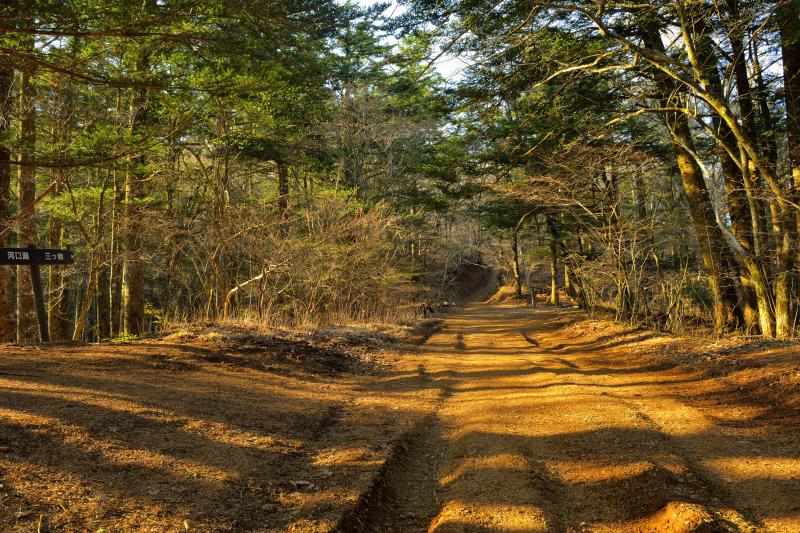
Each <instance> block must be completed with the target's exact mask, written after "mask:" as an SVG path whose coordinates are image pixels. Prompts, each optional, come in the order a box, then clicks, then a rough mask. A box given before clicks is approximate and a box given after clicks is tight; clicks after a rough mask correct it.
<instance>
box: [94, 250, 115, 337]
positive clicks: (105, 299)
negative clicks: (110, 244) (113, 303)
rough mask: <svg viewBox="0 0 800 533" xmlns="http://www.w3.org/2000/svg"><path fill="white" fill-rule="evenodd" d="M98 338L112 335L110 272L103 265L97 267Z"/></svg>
mask: <svg viewBox="0 0 800 533" xmlns="http://www.w3.org/2000/svg"><path fill="white" fill-rule="evenodd" d="M96 285H97V306H96V307H97V340H104V339H108V338H109V337H111V314H110V313H109V303H110V300H109V286H110V285H109V282H108V272H107V271H106V268H105V267H103V266H102V265H100V266H98V268H97V283H96Z"/></svg>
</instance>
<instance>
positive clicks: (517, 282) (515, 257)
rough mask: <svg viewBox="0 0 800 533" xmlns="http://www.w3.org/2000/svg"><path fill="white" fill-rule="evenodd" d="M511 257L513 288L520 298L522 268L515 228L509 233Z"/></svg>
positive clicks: (517, 233) (517, 232)
mask: <svg viewBox="0 0 800 533" xmlns="http://www.w3.org/2000/svg"><path fill="white" fill-rule="evenodd" d="M511 257H512V264H511V266H512V268H513V269H514V289H515V291H516V293H517V297H518V298H522V270H521V269H520V266H519V230H518V229H516V228H515V229H514V231H513V232H512V233H511Z"/></svg>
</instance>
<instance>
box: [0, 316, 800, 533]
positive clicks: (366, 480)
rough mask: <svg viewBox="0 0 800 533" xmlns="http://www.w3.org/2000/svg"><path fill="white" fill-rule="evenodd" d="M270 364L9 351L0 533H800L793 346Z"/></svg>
mask: <svg viewBox="0 0 800 533" xmlns="http://www.w3.org/2000/svg"><path fill="white" fill-rule="evenodd" d="M269 350H272V348H269V349H268V348H266V347H260V348H259V347H258V346H250V347H247V348H246V349H244V348H241V347H240V348H238V349H237V348H235V347H231V346H226V347H219V346H204V345H201V344H198V343H186V344H177V343H174V342H166V341H159V342H157V341H153V342H141V343H132V344H127V345H121V346H109V345H95V346H82V347H81V346H71V347H56V346H50V347H43V348H32V347H29V348H21V347H12V346H3V347H0V524H2V528H1V529H2V530H3V531H36V530H37V529H39V530H41V531H47V530H51V531H61V530H66V531H98V530H100V529H103V530H104V531H107V532H111V531H185V530H190V531H330V530H341V531H370V532H372V531H384V532H389V531H394V532H406V531H408V532H416V531H436V532H442V533H444V532H489V531H498V532H500V531H509V532H522V531H598V532H600V531H602V532H611V531H631V532H635V531H663V532H667V531H705V532H715V531H786V532H797V531H800V353H799V352H798V349H797V346H796V345H790V344H779V343H764V342H756V341H754V340H745V339H725V340H722V341H717V342H712V341H702V340H691V339H671V338H668V337H661V336H657V335H655V334H653V333H649V332H647V331H640V330H632V329H630V328H624V327H622V326H616V325H611V324H608V323H604V322H591V321H585V320H582V315H580V314H578V313H577V312H575V311H572V310H568V309H550V308H541V309H539V310H533V309H530V308H525V307H518V306H512V305H489V304H473V305H469V306H467V307H465V308H464V309H462V310H461V311H459V312H457V313H455V314H453V315H451V316H449V317H447V319H446V321H445V326H444V329H443V330H442V331H441V332H439V333H436V334H434V335H433V336H432V337H431V338H430V339H429V340H428V342H427V344H425V345H424V346H423V347H421V348H420V349H417V350H405V351H400V350H398V351H397V352H396V353H393V352H385V353H382V354H381V356H380V357H373V358H372V359H370V361H371V363H370V365H368V366H367V367H366V368H367V370H365V371H354V370H353V368H354V367H352V365H350V366H348V365H325V364H322V363H321V362H320V361H322V362H324V361H323V360H322V359H319V358H317V359H314V360H313V361H316V362H315V363H314V364H311V363H309V361H308V360H304V359H303V357H302V354H296V355H297V357H294V356H293V354H294V352H293V351H290V352H289V354H288V356H286V357H276V356H275V355H274V354H273V353H272V352H271V351H269ZM373 355H374V354H373ZM318 359H319V360H318Z"/></svg>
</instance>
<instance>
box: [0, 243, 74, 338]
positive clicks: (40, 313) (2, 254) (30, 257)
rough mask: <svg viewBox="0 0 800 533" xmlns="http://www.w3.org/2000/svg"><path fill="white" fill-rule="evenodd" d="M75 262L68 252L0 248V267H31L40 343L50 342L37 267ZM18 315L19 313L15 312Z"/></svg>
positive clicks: (44, 249) (29, 247) (34, 248)
mask: <svg viewBox="0 0 800 533" xmlns="http://www.w3.org/2000/svg"><path fill="white" fill-rule="evenodd" d="M73 262H75V259H74V258H73V256H72V252H71V251H69V250H55V249H50V248H37V247H36V246H34V245H32V244H29V245H28V247H27V248H0V265H29V266H30V267H31V286H32V288H33V303H34V304H35V306H36V320H37V321H38V322H39V337H40V338H41V340H42V342H50V334H49V332H48V328H47V310H46V309H45V306H44V290H43V289H42V274H41V272H40V271H39V265H69V264H71V263H73ZM17 312H18V313H19V311H17Z"/></svg>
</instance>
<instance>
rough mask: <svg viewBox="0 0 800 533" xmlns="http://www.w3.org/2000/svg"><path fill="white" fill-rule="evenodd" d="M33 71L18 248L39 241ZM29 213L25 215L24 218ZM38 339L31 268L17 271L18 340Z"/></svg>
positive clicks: (26, 70) (27, 81)
mask: <svg viewBox="0 0 800 533" xmlns="http://www.w3.org/2000/svg"><path fill="white" fill-rule="evenodd" d="M32 75H33V72H32V69H31V67H29V66H27V65H26V66H24V67H23V70H22V72H21V74H20V85H19V87H20V88H19V114H20V132H19V139H20V145H21V147H20V157H19V158H20V167H19V175H18V180H19V181H18V187H19V211H20V213H21V215H20V217H19V221H18V228H19V230H18V234H17V244H18V245H19V246H23V247H24V246H28V245H29V244H34V245H35V244H38V243H37V238H36V213H35V210H34V209H33V204H34V202H35V201H36V167H34V166H33V165H32V164H31V162H32V161H33V159H34V153H35V150H36V88H35V86H34V84H33V80H32ZM23 213H25V214H23ZM36 337H37V323H36V312H35V309H34V304H33V288H32V285H31V273H30V267H28V266H18V267H17V340H18V341H19V342H30V341H33V340H35V339H36Z"/></svg>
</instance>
